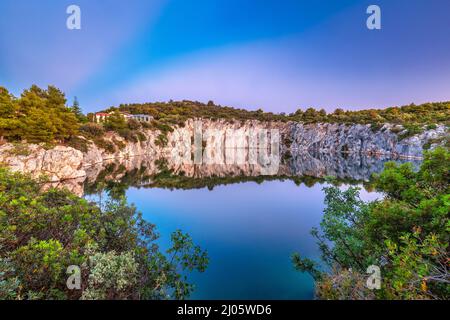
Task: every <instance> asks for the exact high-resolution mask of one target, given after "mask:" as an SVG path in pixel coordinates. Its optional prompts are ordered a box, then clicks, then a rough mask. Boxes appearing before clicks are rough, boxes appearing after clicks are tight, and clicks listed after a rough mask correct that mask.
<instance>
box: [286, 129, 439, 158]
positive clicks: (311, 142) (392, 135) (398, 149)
mask: <svg viewBox="0 0 450 320" xmlns="http://www.w3.org/2000/svg"><path fill="white" fill-rule="evenodd" d="M291 130H292V131H291V136H292V138H293V143H292V145H291V147H292V148H293V149H295V150H303V151H305V150H307V151H313V152H323V153H329V152H348V153H365V154H379V155H388V156H392V157H399V158H409V159H420V158H421V157H422V156H423V146H424V145H425V144H426V143H428V142H429V141H432V140H433V139H438V138H441V137H445V136H446V135H447V134H448V132H447V129H446V127H445V126H444V125H441V126H437V128H436V129H431V130H425V131H424V132H423V133H421V134H417V135H414V136H412V137H409V138H406V139H403V140H400V139H399V137H400V136H401V135H402V134H403V133H404V132H405V130H404V129H403V128H402V127H401V126H394V125H390V124H385V125H384V126H383V127H381V128H380V129H379V130H376V131H374V130H373V129H372V128H371V125H361V124H355V125H345V124H333V123H324V124H308V125H304V124H301V123H293V124H291ZM432 147H435V146H432Z"/></svg>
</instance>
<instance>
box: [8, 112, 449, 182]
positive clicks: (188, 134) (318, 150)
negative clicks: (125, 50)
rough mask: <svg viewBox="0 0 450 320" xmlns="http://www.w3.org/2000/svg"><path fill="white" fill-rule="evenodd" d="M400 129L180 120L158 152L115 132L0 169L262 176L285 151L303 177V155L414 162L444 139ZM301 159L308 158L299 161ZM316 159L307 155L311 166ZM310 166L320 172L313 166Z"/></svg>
mask: <svg viewBox="0 0 450 320" xmlns="http://www.w3.org/2000/svg"><path fill="white" fill-rule="evenodd" d="M402 131H403V129H402V128H401V127H395V126H393V125H389V124H386V125H384V126H383V127H382V128H380V129H378V130H373V129H372V128H371V127H370V125H359V124H355V125H344V124H329V123H326V124H302V123H293V122H287V123H282V122H274V123H264V122H259V121H253V120H252V121H233V122H230V121H225V120H220V121H211V120H202V121H198V120H188V121H187V122H186V123H185V125H184V126H182V127H177V128H175V130H174V131H173V132H170V133H168V135H167V138H168V143H167V146H165V147H160V146H158V145H157V144H156V143H155V141H156V139H157V137H158V135H159V134H160V132H158V131H151V130H148V131H146V132H144V135H145V137H146V139H145V141H142V142H137V143H132V142H127V141H125V140H124V139H123V138H121V137H119V136H117V135H116V134H112V133H108V134H107V136H106V137H105V138H106V139H107V140H110V141H119V143H120V144H121V145H122V148H120V149H118V150H117V151H116V152H114V153H108V152H106V151H105V150H104V149H102V148H99V147H97V146H96V145H95V144H94V143H92V142H89V145H88V151H87V152H85V153H82V152H81V151H78V150H75V149H73V148H71V147H65V146H57V147H55V148H53V149H50V150H46V149H44V147H42V146H39V145H32V144H29V145H21V146H17V145H12V144H4V145H2V146H0V163H4V164H6V165H7V166H9V167H10V168H11V169H12V170H14V171H20V172H26V173H31V174H32V175H33V176H35V177H38V176H40V175H42V174H44V175H47V176H48V178H49V179H50V181H52V182H58V181H62V180H67V179H76V178H83V177H86V176H88V173H89V172H91V171H95V170H96V169H95V168H97V167H99V165H100V167H101V164H102V163H105V162H107V161H111V160H112V161H117V160H118V159H122V160H123V159H130V158H133V157H138V156H139V157H142V156H144V157H146V158H149V159H159V158H169V159H171V163H172V166H173V167H174V168H175V167H177V168H178V170H181V168H182V167H183V166H186V167H184V168H183V170H182V171H184V172H189V171H190V170H193V169H189V168H191V167H192V165H199V164H203V165H209V166H219V167H221V166H223V165H238V166H240V165H244V166H247V167H248V169H249V170H247V171H252V172H254V173H255V174H256V173H258V174H262V175H264V174H276V173H277V172H278V171H279V168H278V167H277V168H272V169H273V170H271V171H270V170H269V171H264V170H261V166H259V167H258V163H257V162H261V161H262V162H267V163H270V162H271V161H272V162H273V159H274V158H273V156H274V155H275V156H278V153H279V155H280V156H282V155H283V154H288V153H289V154H290V155H291V156H292V158H293V160H292V161H294V163H293V164H292V168H290V169H289V170H290V171H293V172H298V173H304V172H307V171H308V170H309V169H308V166H313V167H314V166H315V165H314V163H315V162H314V161H310V160H311V159H310V158H309V154H322V155H323V156H322V158H324V157H325V158H327V159H328V158H330V157H331V158H332V157H338V156H339V154H342V153H345V154H349V155H351V157H354V158H355V159H356V158H358V155H383V156H384V157H388V158H389V157H390V158H409V159H420V158H421V157H422V152H423V151H422V150H423V146H424V145H425V144H426V143H430V142H432V141H437V140H438V139H439V138H445V137H448V131H447V129H446V127H445V126H437V128H436V129H432V130H425V131H424V132H423V133H421V134H418V135H414V136H412V137H409V138H406V139H403V140H400V139H399V136H400V135H401V134H402V133H403V132H402ZM276 141H279V145H277V144H274V142H276ZM435 146H436V144H431V147H432V148H433V147H435ZM262 149H267V150H268V149H270V152H268V153H267V155H266V154H265V152H261V150H262ZM275 149H276V150H275ZM242 150H246V151H245V152H243V151H242ZM255 150H259V151H255ZM261 155H263V157H262V156H261ZM306 158H308V159H309V160H305V159H306ZM316 158H317V157H313V160H314V159H316ZM319 158H320V157H319ZM173 159H176V160H177V161H174V160H173ZM253 160H254V161H253ZM326 162H330V161H329V160H327V161H326ZM331 162H332V161H331ZM255 165H256V166H255ZM317 166H319V167H320V164H318V165H317ZM317 166H316V167H317ZM192 168H194V167H192ZM211 168H212V167H211ZM327 168H328V169H327V170H325V171H327V172H328V173H330V172H336V173H338V171H339V170H340V169H339V168H334V167H333V166H327ZM330 168H332V169H330ZM291 169H292V170H291ZM315 169H317V170H319V169H318V168H315ZM178 170H176V171H178ZM317 170H315V171H317ZM330 170H331V171H330ZM219 171H220V170H219ZM216 172H217V170H216Z"/></svg>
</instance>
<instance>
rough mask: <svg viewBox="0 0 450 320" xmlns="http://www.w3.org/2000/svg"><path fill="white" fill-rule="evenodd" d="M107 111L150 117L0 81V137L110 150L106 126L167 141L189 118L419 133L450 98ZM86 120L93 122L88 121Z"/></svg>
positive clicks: (449, 108)
mask: <svg viewBox="0 0 450 320" xmlns="http://www.w3.org/2000/svg"><path fill="white" fill-rule="evenodd" d="M106 111H108V112H112V111H122V112H129V113H131V114H148V115H151V116H153V117H154V120H153V121H151V123H140V122H138V121H134V120H129V121H125V120H124V119H123V117H121V116H120V115H119V114H118V113H114V114H113V115H112V116H110V117H108V119H107V121H106V122H105V123H102V124H95V123H92V122H94V121H93V120H94V114H92V113H91V114H88V115H87V116H85V115H84V114H83V113H82V112H81V108H80V104H79V102H78V99H76V98H75V100H74V102H73V104H72V106H67V101H66V98H65V95H64V93H62V92H61V91H60V90H59V89H57V88H55V87H53V86H49V87H48V88H47V89H46V90H44V89H41V88H39V87H37V86H35V85H33V86H32V87H31V88H30V89H27V90H24V91H23V93H22V94H21V96H20V97H19V98H16V97H14V96H13V95H12V94H10V93H9V92H8V90H7V89H5V88H3V87H0V142H1V141H2V140H4V139H6V140H8V141H11V142H14V141H27V142H32V143H40V142H44V143H47V144H54V143H63V144H68V145H70V146H73V147H75V148H77V149H80V150H82V151H84V150H86V149H87V147H88V145H87V143H86V139H91V140H93V141H94V142H95V143H96V144H97V145H98V146H100V147H102V148H104V149H106V150H108V151H110V152H113V151H114V150H116V149H117V148H119V149H120V148H121V147H123V145H122V144H121V143H120V142H118V141H111V140H110V139H104V137H105V134H106V133H107V132H108V131H113V132H116V133H117V134H119V135H120V136H121V137H122V138H124V139H125V140H126V141H132V142H137V141H142V140H144V139H145V136H144V135H143V134H142V132H141V131H142V129H146V128H152V129H158V130H159V131H160V132H161V135H160V136H159V137H158V139H157V141H156V142H157V144H159V145H165V144H166V143H167V133H168V132H169V131H172V130H173V127H174V126H175V125H179V126H183V125H184V123H185V121H186V120H187V119H190V118H205V119H213V120H217V119H224V120H227V121H244V120H260V121H282V122H286V121H299V122H305V123H315V122H333V123H334V122H336V123H348V124H352V123H364V124H372V125H373V127H374V129H377V128H379V127H381V124H383V123H386V122H390V123H394V124H402V125H404V127H405V128H406V129H407V134H409V135H410V134H414V133H419V132H420V131H422V130H423V128H424V126H425V125H429V126H434V125H435V124H436V123H445V124H447V125H449V124H450V123H449V119H450V102H437V103H426V104H422V105H418V106H416V105H408V106H403V107H391V108H386V109H369V110H361V111H344V110H342V109H336V110H335V111H334V112H333V113H329V114H327V113H326V112H325V110H323V109H321V110H319V111H317V110H315V109H314V108H308V109H306V110H304V111H303V110H302V109H299V110H297V111H296V112H294V113H292V114H289V115H286V114H284V113H280V114H274V113H271V112H264V111H262V110H261V109H259V110H256V111H248V110H245V109H235V108H231V107H226V106H220V105H215V104H214V103H213V102H212V101H210V102H208V103H207V104H204V103H201V102H194V101H187V100H184V101H169V102H155V103H145V104H124V105H120V106H119V107H111V108H109V109H107V110H106ZM88 121H90V122H91V123H88Z"/></svg>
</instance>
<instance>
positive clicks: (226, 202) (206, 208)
mask: <svg viewBox="0 0 450 320" xmlns="http://www.w3.org/2000/svg"><path fill="white" fill-rule="evenodd" d="M388 160H389V159H388V158H383V157H366V156H361V155H352V154H346V155H342V154H334V155H330V154H309V153H301V154H300V153H299V154H295V155H292V156H291V157H287V158H284V159H283V160H282V161H281V163H280V165H279V167H278V171H277V172H276V173H275V174H273V175H262V173H261V167H260V166H258V165H257V164H250V163H246V162H244V163H241V164H197V165H194V164H192V163H184V164H183V163H173V162H171V161H170V157H169V158H161V159H150V158H146V157H136V158H130V159H123V160H121V161H115V162H111V163H104V164H101V165H98V166H96V167H91V168H89V170H88V177H87V179H86V180H85V181H83V182H80V183H81V184H80V185H79V187H80V188H81V189H80V192H81V193H85V194H86V195H89V194H90V195H92V196H91V197H95V194H97V193H100V194H101V193H102V192H103V191H105V190H106V191H108V193H109V195H110V196H112V197H115V196H117V197H119V196H122V195H126V197H127V199H128V201H129V202H130V203H133V204H135V205H136V207H137V208H138V210H139V211H141V212H142V213H143V216H144V218H145V219H146V220H148V221H150V222H152V223H154V224H155V225H157V227H158V230H159V232H160V234H161V238H160V240H159V241H160V242H159V244H160V245H161V247H162V249H164V248H165V247H167V246H168V245H169V241H170V233H171V232H173V231H174V230H176V229H181V230H183V231H184V232H187V233H189V234H190V235H191V236H192V237H193V239H195V241H196V243H198V244H199V245H200V246H201V247H202V248H204V249H206V250H207V251H208V255H209V257H210V264H209V266H208V268H207V270H206V272H205V273H202V274H193V275H191V276H192V277H191V280H192V282H193V283H195V286H196V289H195V291H194V294H193V296H192V297H191V298H193V299H311V298H313V292H314V284H313V280H312V278H311V277H310V276H309V275H307V274H301V273H299V272H297V271H295V270H294V267H293V265H292V263H291V260H290V256H291V254H292V253H293V252H302V254H304V255H305V257H308V258H310V259H313V260H316V261H318V260H320V252H319V250H318V248H317V246H316V244H315V240H314V238H313V237H312V236H311V235H310V233H309V232H310V230H311V229H312V228H313V227H318V226H319V223H320V220H321V218H322V212H323V207H324V205H323V200H324V194H323V191H322V188H323V186H325V185H326V182H325V180H324V178H325V177H326V176H335V177H337V178H338V182H339V183H344V184H348V183H352V184H354V183H356V184H358V183H359V184H360V183H364V181H367V180H368V179H369V178H370V176H371V175H372V174H373V173H376V172H380V171H381V170H382V168H383V166H384V163H385V162H386V161H388ZM415 164H416V165H418V162H415ZM255 182H256V183H255ZM74 185H76V184H74ZM211 190H213V191H212V192H211ZM361 196H362V199H363V200H373V199H375V198H377V197H379V195H378V194H376V193H374V192H368V191H362V193H361Z"/></svg>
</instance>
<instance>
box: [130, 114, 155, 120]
mask: <svg viewBox="0 0 450 320" xmlns="http://www.w3.org/2000/svg"><path fill="white" fill-rule="evenodd" d="M129 119H134V120H137V121H139V122H150V121H152V120H153V117H152V116H150V115H148V114H130V117H129Z"/></svg>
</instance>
